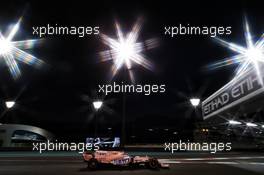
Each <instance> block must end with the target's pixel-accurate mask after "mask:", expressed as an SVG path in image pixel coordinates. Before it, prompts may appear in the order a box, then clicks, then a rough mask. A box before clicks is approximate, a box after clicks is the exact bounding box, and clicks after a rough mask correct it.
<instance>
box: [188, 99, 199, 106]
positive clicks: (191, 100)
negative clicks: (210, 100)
mask: <svg viewBox="0 0 264 175" xmlns="http://www.w3.org/2000/svg"><path fill="white" fill-rule="evenodd" d="M200 101H201V100H200V99H199V98H191V99H190V102H191V104H192V106H194V107H196V106H198V105H199V104H200Z"/></svg>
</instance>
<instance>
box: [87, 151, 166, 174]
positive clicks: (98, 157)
mask: <svg viewBox="0 0 264 175" xmlns="http://www.w3.org/2000/svg"><path fill="white" fill-rule="evenodd" d="M83 158H84V161H85V162H87V163H88V168H89V169H91V170H95V169H97V168H98V166H100V165H114V166H126V167H137V166H138V167H139V166H145V167H146V168H150V169H158V168H168V167H169V165H168V164H164V163H161V162H159V161H158V160H157V159H156V158H152V157H148V156H129V155H128V154H127V153H125V152H124V151H103V150H97V151H95V152H93V153H88V152H86V153H83Z"/></svg>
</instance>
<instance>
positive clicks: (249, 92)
mask: <svg viewBox="0 0 264 175" xmlns="http://www.w3.org/2000/svg"><path fill="white" fill-rule="evenodd" d="M260 78H261V79H262V80H263V81H264V75H263V74H262V75H261V77H258V76H257V74H256V72H255V70H253V69H251V70H249V71H247V72H246V73H244V74H243V75H241V76H240V77H236V78H235V79H233V80H232V81H231V82H229V83H228V84H226V85H225V86H224V87H222V88H221V89H220V90H218V91H217V92H215V93H214V94H213V95H211V96H210V97H209V98H207V99H206V100H205V101H203V102H202V113H203V117H204V119H207V118H209V117H211V116H214V115H217V114H219V113H221V112H223V111H225V110H227V109H229V108H231V107H233V106H236V105H238V104H240V103H242V102H244V101H247V100H249V99H251V98H253V97H255V96H257V95H259V94H260V93H263V92H264V88H263V85H261V82H260V80H261V79H260Z"/></svg>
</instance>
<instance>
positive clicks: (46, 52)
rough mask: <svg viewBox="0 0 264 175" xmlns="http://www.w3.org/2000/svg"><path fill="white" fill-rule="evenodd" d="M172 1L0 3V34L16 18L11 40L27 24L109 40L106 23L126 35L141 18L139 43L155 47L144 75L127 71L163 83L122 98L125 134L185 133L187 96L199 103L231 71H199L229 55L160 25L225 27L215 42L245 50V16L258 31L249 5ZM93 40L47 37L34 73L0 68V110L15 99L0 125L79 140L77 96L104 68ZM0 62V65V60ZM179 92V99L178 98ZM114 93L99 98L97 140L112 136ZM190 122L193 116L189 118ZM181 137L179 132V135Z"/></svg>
mask: <svg viewBox="0 0 264 175" xmlns="http://www.w3.org/2000/svg"><path fill="white" fill-rule="evenodd" d="M210 3H211V4H209V3H194V2H189V3H178V2H177V3H176V1H175V2H174V3H172V1H159V2H156V1H144V2H143V1H122V2H117V1H115V2H110V1H93V3H91V2H90V1H87V2H84V1H71V2H66V1H64V2H63V1H62V2H55V1H32V2H29V1H6V2H1V6H0V14H1V15H0V29H1V31H5V29H6V28H7V27H8V25H10V24H12V23H15V22H16V21H17V20H18V18H19V17H20V16H21V15H22V14H23V22H22V24H21V28H20V30H19V32H18V34H17V35H16V38H15V39H16V40H20V39H25V38H35V39H37V36H33V35H32V32H33V30H32V26H43V25H47V24H60V25H63V26H99V27H100V32H101V33H104V34H107V35H110V36H112V37H116V36H115V27H114V22H115V20H118V21H119V22H120V24H121V27H122V28H123V29H124V31H129V30H130V28H131V27H132V26H133V24H134V22H135V21H136V20H137V18H138V17H140V16H142V17H144V24H143V28H142V31H141V34H140V36H139V41H144V40H147V39H149V38H153V37H154V38H158V40H159V47H157V48H155V49H152V50H148V51H145V52H144V54H145V55H146V56H147V58H148V60H151V61H152V62H153V63H154V64H155V67H156V68H155V70H154V71H153V72H152V71H149V70H146V69H143V68H142V67H140V66H137V65H136V66H135V67H133V70H134V74H135V77H136V83H137V84H165V85H166V93H164V94H152V95H151V96H144V95H143V94H126V116H127V122H128V123H127V126H128V127H127V135H128V136H131V135H141V136H142V135H144V132H146V131H145V130H146V129H148V128H154V129H155V128H157V129H160V128H170V129H171V131H178V132H179V133H181V132H183V131H191V129H192V125H191V123H192V122H193V120H194V118H195V115H194V113H193V112H190V110H192V109H191V108H190V106H189V105H184V103H187V104H188V100H187V98H188V97H192V96H200V97H201V99H205V98H206V97H208V96H209V95H210V94H212V93H213V92H215V91H216V90H218V89H219V88H220V87H222V86H223V85H224V84H226V83H227V82H228V81H229V80H230V79H231V78H232V76H233V75H234V73H233V72H234V70H235V68H236V66H229V67H226V68H222V69H217V70H208V69H206V66H207V65H209V64H210V63H213V62H215V61H218V60H220V59H223V58H225V57H228V56H232V55H234V54H235V53H232V52H231V51H230V50H228V49H226V48H224V47H222V46H220V45H219V44H217V43H216V42H214V40H213V39H212V38H211V37H209V36H206V35H196V36H195V35H182V36H175V37H174V38H170V37H169V36H166V35H164V32H165V30H164V27H165V26H178V25H179V24H190V25H193V26H231V27H232V34H231V35H229V36H222V37H221V38H223V39H225V40H227V41H232V42H234V43H239V44H243V45H244V44H245V40H244V34H243V32H244V30H243V23H244V17H245V16H247V19H248V21H249V24H250V27H251V31H252V33H253V34H254V35H253V36H254V37H256V39H257V38H258V37H260V36H261V34H262V32H263V31H264V23H263V19H264V18H263V17H264V12H263V6H262V5H261V4H257V3H253V2H250V1H248V2H245V1H240V2H237V3H236V4H235V3H230V2H228V1H227V2H225V1H211V2H210ZM106 49H107V46H105V45H104V44H103V43H102V42H101V41H100V38H99V37H98V36H96V35H91V36H86V37H84V38H79V37H77V36H48V37H45V41H44V42H43V43H42V44H41V45H40V46H38V47H35V48H34V49H32V50H30V51H29V52H30V53H32V54H33V55H35V56H37V57H38V58H40V59H42V60H43V61H45V63H46V65H45V66H44V67H42V68H41V69H35V68H34V67H30V66H28V65H25V64H23V63H20V64H19V65H20V68H21V71H22V76H21V77H20V78H19V79H18V80H13V78H12V76H11V75H10V73H9V72H8V69H7V67H6V65H5V64H1V65H0V76H1V78H0V87H1V91H0V97H1V100H2V103H3V104H2V105H1V106H2V107H1V109H0V110H1V111H4V100H6V99H13V98H15V97H18V99H17V106H16V108H15V109H13V110H11V111H8V112H7V113H5V115H4V116H2V118H1V119H0V120H2V121H1V122H3V123H20V124H29V125H35V126H38V127H41V128H44V129H47V130H49V131H51V132H53V133H54V134H55V135H56V136H57V137H58V138H64V139H69V138H74V139H82V138H84V137H86V136H89V135H91V133H92V132H93V124H94V123H93V120H92V119H91V118H90V117H91V113H93V110H92V107H91V104H89V103H87V102H85V101H84V100H82V96H83V95H88V96H89V97H94V95H93V94H94V91H96V90H98V84H105V83H109V81H108V77H109V74H110V67H111V65H112V63H111V62H105V63H99V55H98V53H99V52H100V51H103V50H106ZM1 63H2V62H1ZM126 75H127V74H124V75H123V74H122V73H119V74H118V75H117V76H116V77H115V81H117V82H121V81H122V80H125V82H127V81H128V77H125V76H126ZM181 94H186V98H183V96H182V95H181ZM122 99H123V98H122V94H112V95H109V96H107V97H105V100H108V101H110V102H111V104H108V106H109V108H111V109H112V110H113V111H114V112H112V113H109V112H101V113H100V114H99V117H100V123H99V128H100V132H101V133H102V134H104V133H106V132H109V131H107V128H108V127H111V128H113V131H112V132H113V133H112V134H113V135H119V134H120V130H121V118H122V110H123V107H122V105H123V101H122ZM196 119H199V117H197V116H196ZM182 136H183V137H184V134H182Z"/></svg>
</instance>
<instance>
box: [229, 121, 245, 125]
mask: <svg viewBox="0 0 264 175" xmlns="http://www.w3.org/2000/svg"><path fill="white" fill-rule="evenodd" d="M228 122H229V124H230V125H241V124H242V123H241V122H239V121H235V120H229V121H228Z"/></svg>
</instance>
